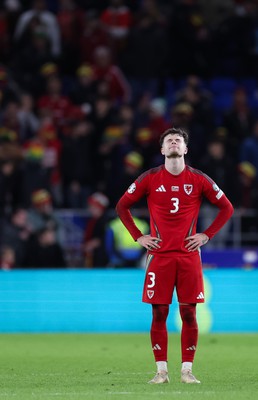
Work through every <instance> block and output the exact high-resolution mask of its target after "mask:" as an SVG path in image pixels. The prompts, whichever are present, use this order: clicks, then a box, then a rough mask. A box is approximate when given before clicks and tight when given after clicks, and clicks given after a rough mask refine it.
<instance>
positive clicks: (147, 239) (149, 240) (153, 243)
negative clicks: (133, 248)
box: [137, 235, 161, 250]
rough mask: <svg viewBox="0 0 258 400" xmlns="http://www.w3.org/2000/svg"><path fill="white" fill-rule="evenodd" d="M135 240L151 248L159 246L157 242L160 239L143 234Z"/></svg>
mask: <svg viewBox="0 0 258 400" xmlns="http://www.w3.org/2000/svg"><path fill="white" fill-rule="evenodd" d="M137 242H138V243H139V244H140V245H141V246H143V247H145V248H146V249H148V250H152V249H159V248H160V245H159V242H161V239H159V238H157V237H154V236H151V235H143V236H140V237H139V238H138V239H137Z"/></svg>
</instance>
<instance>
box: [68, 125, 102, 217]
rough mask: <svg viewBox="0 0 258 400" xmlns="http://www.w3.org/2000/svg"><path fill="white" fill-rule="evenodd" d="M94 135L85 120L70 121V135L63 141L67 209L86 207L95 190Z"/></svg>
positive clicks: (90, 126)
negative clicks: (88, 198)
mask: <svg viewBox="0 0 258 400" xmlns="http://www.w3.org/2000/svg"><path fill="white" fill-rule="evenodd" d="M92 134H93V130H92V125H91V123H90V122H89V121H87V120H85V119H83V118H80V119H74V120H71V121H70V133H69V135H67V136H66V137H65V138H64V140H63V147H62V152H61V176H62V182H63V196H64V206H65V207H68V208H79V209H81V208H83V207H85V202H86V200H87V197H88V196H89V195H90V194H91V193H92V192H93V190H94V189H93V188H94V185H95V183H96V182H95V176H94V169H93V157H94V153H93V146H92Z"/></svg>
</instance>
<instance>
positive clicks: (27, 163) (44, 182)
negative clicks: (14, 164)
mask: <svg viewBox="0 0 258 400" xmlns="http://www.w3.org/2000/svg"><path fill="white" fill-rule="evenodd" d="M23 157H24V162H23V181H22V186H23V196H24V204H25V206H26V207H30V206H31V198H32V193H33V192H34V191H36V190H38V189H42V188H44V189H45V190H49V191H50V189H51V183H50V176H49V171H48V169H47V168H45V167H44V165H43V160H44V157H45V146H44V144H43V143H42V141H41V140H40V139H39V137H38V136H36V137H33V138H32V139H30V140H27V141H26V142H25V143H24V144H23Z"/></svg>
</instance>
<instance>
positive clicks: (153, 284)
mask: <svg viewBox="0 0 258 400" xmlns="http://www.w3.org/2000/svg"><path fill="white" fill-rule="evenodd" d="M148 275H149V277H150V282H151V283H149V284H148V285H147V287H148V288H152V287H154V286H155V274H154V272H148Z"/></svg>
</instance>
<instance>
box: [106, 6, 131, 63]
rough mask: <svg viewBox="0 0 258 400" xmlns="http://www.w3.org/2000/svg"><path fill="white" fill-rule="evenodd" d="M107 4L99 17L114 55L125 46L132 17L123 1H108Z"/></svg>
mask: <svg viewBox="0 0 258 400" xmlns="http://www.w3.org/2000/svg"><path fill="white" fill-rule="evenodd" d="M108 3H109V4H108V6H107V8H105V9H104V10H103V11H102V13H101V15H100V20H101V22H102V24H103V26H104V28H105V30H106V32H107V34H108V35H109V37H110V39H111V46H112V49H113V51H114V53H115V55H116V54H119V52H120V51H121V49H123V48H124V46H125V44H126V40H127V37H128V34H129V31H130V27H131V25H132V22H133V16H132V12H131V10H130V8H129V7H127V5H126V4H125V1H124V0H109V2H108Z"/></svg>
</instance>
